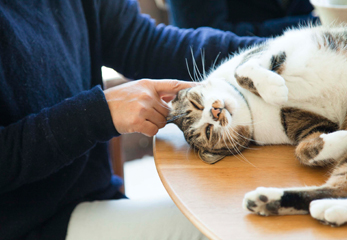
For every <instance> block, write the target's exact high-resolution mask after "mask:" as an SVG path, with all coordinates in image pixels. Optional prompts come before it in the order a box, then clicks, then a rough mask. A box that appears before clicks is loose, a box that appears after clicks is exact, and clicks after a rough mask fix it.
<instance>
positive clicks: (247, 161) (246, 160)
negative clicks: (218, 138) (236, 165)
mask: <svg viewBox="0 0 347 240" xmlns="http://www.w3.org/2000/svg"><path fill="white" fill-rule="evenodd" d="M226 133H227V134H228V135H227V137H228V139H229V141H230V140H231V143H232V144H233V145H234V146H235V143H236V144H237V145H239V146H241V147H243V148H245V149H246V147H244V146H242V145H240V144H239V143H238V142H237V141H234V140H233V138H232V137H231V136H230V135H229V133H228V132H226ZM229 137H230V138H229ZM235 151H236V152H237V153H238V156H240V157H241V158H242V159H243V160H244V161H245V162H246V163H248V164H250V165H252V166H253V167H256V166H255V165H254V164H253V163H251V162H250V161H249V160H248V159H247V158H246V157H245V156H244V155H243V154H242V152H241V151H240V150H239V149H238V148H235ZM235 156H236V155H235Z"/></svg>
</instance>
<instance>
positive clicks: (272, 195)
mask: <svg viewBox="0 0 347 240" xmlns="http://www.w3.org/2000/svg"><path fill="white" fill-rule="evenodd" d="M282 196H283V190H282V189H279V188H265V187H258V188H257V189H256V190H254V191H252V192H248V193H246V195H245V197H244V199H243V208H244V209H248V210H249V211H251V212H254V213H257V214H259V215H262V216H268V215H279V210H280V208H281V201H280V200H281V197H282Z"/></svg>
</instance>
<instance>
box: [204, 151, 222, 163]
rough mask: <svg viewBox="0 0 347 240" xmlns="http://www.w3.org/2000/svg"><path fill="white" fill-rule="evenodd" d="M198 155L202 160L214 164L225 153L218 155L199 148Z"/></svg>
mask: <svg viewBox="0 0 347 240" xmlns="http://www.w3.org/2000/svg"><path fill="white" fill-rule="evenodd" d="M199 157H200V159H201V160H202V161H204V162H205V163H208V164H214V163H216V162H218V161H219V160H222V159H223V158H224V157H225V155H219V154H216V153H211V152H208V151H206V150H201V149H200V150H199Z"/></svg>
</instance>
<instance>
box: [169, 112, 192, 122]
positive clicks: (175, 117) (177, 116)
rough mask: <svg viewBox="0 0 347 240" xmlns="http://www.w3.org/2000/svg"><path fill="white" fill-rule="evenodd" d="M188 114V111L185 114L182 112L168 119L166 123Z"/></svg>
mask: <svg viewBox="0 0 347 240" xmlns="http://www.w3.org/2000/svg"><path fill="white" fill-rule="evenodd" d="M187 114H188V113H183V114H180V115H176V116H173V118H170V119H167V120H166V123H170V122H173V121H175V120H176V119H179V118H181V117H184V116H185V115H187Z"/></svg>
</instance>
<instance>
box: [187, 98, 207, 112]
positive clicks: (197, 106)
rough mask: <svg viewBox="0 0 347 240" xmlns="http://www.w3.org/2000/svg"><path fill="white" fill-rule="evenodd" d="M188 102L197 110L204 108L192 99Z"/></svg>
mask: <svg viewBox="0 0 347 240" xmlns="http://www.w3.org/2000/svg"><path fill="white" fill-rule="evenodd" d="M190 103H191V104H192V105H193V107H194V108H195V109H197V110H204V107H203V106H201V105H200V104H198V103H196V102H194V101H192V100H190Z"/></svg>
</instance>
